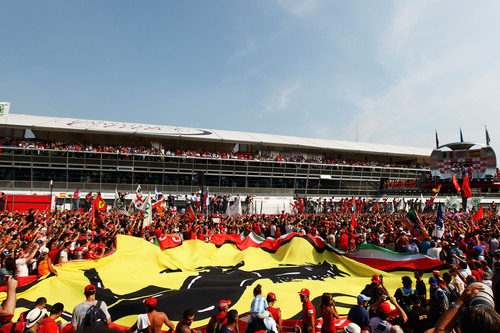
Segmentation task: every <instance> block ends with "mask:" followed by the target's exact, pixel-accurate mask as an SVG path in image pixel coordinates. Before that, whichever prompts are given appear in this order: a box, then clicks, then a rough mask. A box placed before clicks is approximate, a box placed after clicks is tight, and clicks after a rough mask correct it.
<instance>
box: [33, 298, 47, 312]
mask: <svg viewBox="0 0 500 333" xmlns="http://www.w3.org/2000/svg"><path fill="white" fill-rule="evenodd" d="M45 305H47V299H46V298H45V297H38V298H37V300H36V301H35V308H39V309H44V308H45Z"/></svg>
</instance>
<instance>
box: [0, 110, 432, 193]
mask: <svg viewBox="0 0 500 333" xmlns="http://www.w3.org/2000/svg"><path fill="white" fill-rule="evenodd" d="M0 136H1V138H2V145H1V151H0V189H2V190H3V191H31V192H40V191H46V190H47V189H48V188H49V182H50V180H52V181H53V183H52V184H53V190H54V191H55V192H57V191H59V192H70V191H74V189H76V188H79V189H80V190H81V191H82V192H84V191H93V192H95V191H101V192H103V193H106V192H108V193H111V192H114V190H115V189H117V190H118V191H123V192H133V191H134V190H135V188H136V187H137V185H138V184H141V186H142V189H143V191H153V190H154V188H155V186H156V187H157V188H158V189H160V190H161V191H163V192H165V193H192V192H195V191H197V190H198V188H199V186H198V184H194V183H193V175H196V174H198V175H199V174H202V175H203V178H204V185H205V186H207V187H209V189H210V193H219V194H234V193H240V194H248V195H281V196H336V197H339V196H345V197H348V196H369V197H377V196H381V195H387V194H390V193H391V191H393V190H394V191H396V192H398V191H401V189H404V190H405V191H407V190H408V191H411V190H412V189H413V190H414V191H419V185H420V184H421V183H422V182H423V181H425V180H427V179H429V178H430V176H431V171H430V168H429V157H430V155H431V152H432V149H422V148H415V147H406V146H396V145H383V144H371V143H359V142H347V141H336V140H325V139H314V138H300V137H292V136H283V135H271V134H257V133H249V132H237V131H225V130H210V129H199V128H186V127H175V126H164V125H148V124H135V123H123V122H110V121H100V120H84V119H70V118H58V117H44V116H32V115H23V114H4V115H1V116H0ZM27 137H30V139H26V138H27ZM111 146H113V147H123V149H121V150H120V152H117V151H115V150H113V149H108V148H107V147H111ZM138 146H140V147H146V148H141V149H130V148H127V147H138ZM208 152H211V153H208ZM214 152H216V153H214ZM393 184H403V187H401V186H399V185H398V186H396V187H393V186H392V185H393ZM405 184H410V185H409V186H406V185H405ZM428 191H430V190H428Z"/></svg>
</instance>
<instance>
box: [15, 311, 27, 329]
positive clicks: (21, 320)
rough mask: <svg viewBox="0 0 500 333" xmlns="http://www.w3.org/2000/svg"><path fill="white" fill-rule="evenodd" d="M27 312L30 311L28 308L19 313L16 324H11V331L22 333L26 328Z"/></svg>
mask: <svg viewBox="0 0 500 333" xmlns="http://www.w3.org/2000/svg"><path fill="white" fill-rule="evenodd" d="M28 312H30V310H28V311H25V312H23V313H21V315H20V316H19V319H18V320H17V322H16V324H15V325H14V326H12V332H13V333H23V332H24V330H25V329H26V315H27V314H28Z"/></svg>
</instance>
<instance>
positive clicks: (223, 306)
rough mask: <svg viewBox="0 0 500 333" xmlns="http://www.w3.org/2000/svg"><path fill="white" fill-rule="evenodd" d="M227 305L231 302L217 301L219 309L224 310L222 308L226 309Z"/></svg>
mask: <svg viewBox="0 0 500 333" xmlns="http://www.w3.org/2000/svg"><path fill="white" fill-rule="evenodd" d="M229 305H231V301H230V300H227V301H226V300H223V299H221V300H220V301H219V304H218V305H217V306H218V307H219V309H224V308H226V307H228V306H229Z"/></svg>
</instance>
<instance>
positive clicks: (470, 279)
mask: <svg viewBox="0 0 500 333" xmlns="http://www.w3.org/2000/svg"><path fill="white" fill-rule="evenodd" d="M247 200H251V199H250V198H247ZM352 200H353V199H351V200H349V199H344V200H342V201H341V202H334V201H333V200H330V201H326V200H324V201H319V204H318V207H320V210H319V211H316V213H310V212H307V207H309V206H310V203H309V202H308V201H307V200H306V201H305V202H304V201H302V202H300V201H298V202H296V205H297V207H296V209H297V212H296V213H294V214H286V213H284V212H283V213H282V214H276V215H250V214H244V215H242V216H241V217H237V218H231V217H224V215H223V214H221V213H220V212H219V211H218V212H215V213H214V214H201V211H202V210H200V213H199V214H194V216H190V218H189V219H188V218H186V215H185V214H181V212H180V211H181V210H180V209H175V207H172V206H170V205H169V206H167V209H166V210H164V211H162V212H161V213H159V212H156V213H155V214H154V219H153V223H152V224H151V225H149V226H147V227H146V228H143V217H142V212H135V213H130V214H129V215H124V214H120V213H117V212H113V211H108V212H100V213H98V214H99V215H100V216H99V219H96V218H95V216H92V214H95V211H93V210H92V209H90V210H87V209H82V208H79V209H77V210H76V211H46V212H37V211H34V210H30V211H28V212H1V213H0V264H1V268H0V279H1V280H2V281H3V284H4V285H5V286H4V288H5V289H6V290H7V299H6V300H5V301H4V303H3V304H2V306H1V308H0V319H1V323H0V331H2V332H7V330H8V329H14V328H15V326H16V325H17V324H16V322H19V320H18V318H13V317H12V316H13V311H14V309H15V303H16V301H15V291H16V285H17V283H18V282H17V281H18V280H20V278H23V277H28V276H32V275H38V276H46V275H49V274H53V275H57V269H58V267H57V264H60V263H64V262H66V261H69V260H81V259H97V258H100V257H102V256H104V255H106V254H108V253H110V252H112V251H113V250H115V246H116V244H115V238H116V235H117V234H124V235H131V236H135V237H141V238H144V239H146V240H148V241H154V239H155V238H157V237H161V236H162V235H164V234H177V235H178V236H179V237H181V238H182V239H185V240H188V239H199V240H203V241H209V240H210V238H211V237H212V235H214V234H220V233H227V234H244V235H246V234H248V233H250V232H254V233H256V234H258V235H260V236H262V237H272V238H279V237H280V236H281V235H284V234H287V233H290V232H299V233H304V234H311V235H313V236H320V237H322V238H323V239H325V240H326V241H327V242H328V243H329V244H331V245H332V246H334V247H337V248H339V249H342V250H354V249H355V248H356V247H357V246H359V245H360V244H362V243H365V242H366V243H369V244H374V245H377V246H380V247H384V248H388V249H390V250H394V251H397V252H400V253H422V254H426V255H428V256H430V257H433V258H436V259H439V260H441V261H443V262H444V263H446V264H447V265H448V267H449V268H448V269H447V271H446V272H445V273H443V274H442V273H441V272H439V271H435V272H434V273H433V276H432V277H431V278H429V279H425V280H424V279H423V277H422V272H420V271H415V272H414V273H413V275H411V274H408V276H405V277H403V279H402V285H401V287H400V288H398V289H397V290H391V291H389V290H387V289H386V288H385V287H384V283H383V279H382V277H381V276H378V275H374V276H373V277H372V279H371V282H370V283H369V284H368V285H367V286H364V287H363V286H360V293H359V296H358V298H357V300H358V304H357V305H356V306H354V307H353V308H352V309H351V310H350V312H349V315H348V319H349V320H350V321H351V322H352V323H351V324H349V326H348V327H346V328H345V329H346V331H347V332H369V331H371V332H398V331H399V332H401V331H404V332H424V331H425V330H426V329H427V328H432V327H435V328H436V330H435V332H450V331H451V329H452V328H457V327H458V328H460V331H461V332H470V331H472V330H471V329H473V328H475V330H476V331H478V332H499V331H500V319H499V318H500V317H499V314H498V313H497V312H495V307H496V311H499V305H500V302H495V300H498V299H499V297H500V250H499V236H500V229H499V226H498V222H499V219H500V218H499V216H498V215H497V213H496V207H494V206H493V207H492V208H489V209H485V210H484V214H483V217H482V218H481V219H479V220H477V221H472V218H471V216H469V215H468V214H462V215H460V217H457V216H458V215H457V214H454V215H451V214H446V213H445V214H444V215H445V216H444V225H445V231H444V234H443V236H442V237H440V238H436V237H432V236H428V237H422V236H421V235H419V234H412V233H410V232H409V230H408V229H407V228H406V227H405V224H404V223H403V221H404V220H405V218H406V217H405V216H406V211H398V210H396V211H394V209H390V208H388V207H387V206H384V205H383V204H379V203H377V204H376V205H373V204H372V203H369V202H367V201H365V200H363V199H358V200H357V201H356V204H355V205H352V203H353V201H352ZM311 202H312V201H311ZM391 206H392V207H397V206H399V204H398V203H397V202H394V203H393V205H391ZM375 207H377V208H375ZM353 214H354V215H355V220H356V224H355V225H354V224H353V222H352V221H353ZM419 215H420V219H421V221H422V223H423V226H424V228H425V231H426V232H427V233H428V234H429V235H432V234H433V231H434V228H435V225H436V214H435V212H434V211H433V210H427V211H426V212H423V211H421V212H420V214H419ZM216 219H217V221H215V220H216ZM441 274H442V275H441ZM16 279H17V280H16ZM262 293H263V291H262V290H259V289H257V290H255V291H254V295H255V299H254V301H253V302H252V307H251V309H250V317H251V320H250V324H249V325H248V327H247V333H253V332H256V331H267V332H275V333H280V332H281V330H282V327H281V321H282V318H281V316H280V315H279V311H277V310H273V309H274V307H273V304H274V302H276V296H278V297H279V295H275V294H273V291H272V290H269V291H267V297H264V296H262V295H261V294H262ZM84 294H85V302H83V303H82V304H81V305H79V306H78V307H77V308H75V309H73V320H72V324H73V325H74V329H75V330H76V329H80V328H84V327H86V326H85V325H87V326H88V325H90V326H92V325H97V324H96V323H97V321H99V316H104V317H102V318H101V319H100V322H101V323H103V322H107V321H109V318H110V317H109V313H108V312H107V308H106V305H105V304H104V303H102V302H99V300H96V299H95V286H92V285H89V286H87V287H86V288H85V290H84ZM299 296H300V301H301V302H302V304H303V309H304V311H303V322H302V324H303V325H302V327H298V328H297V330H302V331H307V332H315V330H316V320H317V318H319V317H321V318H323V325H322V328H321V331H322V332H326V333H329V332H335V326H334V324H335V322H336V320H337V319H338V312H337V311H336V309H335V300H334V299H333V297H332V295H331V294H325V295H324V296H323V298H322V302H321V306H320V307H319V308H317V309H315V308H314V306H312V303H311V302H310V300H309V291H308V290H307V289H304V290H302V291H300V293H299ZM217 302H218V303H217ZM227 303H228V302H225V301H224V300H220V302H219V301H218V300H214V304H218V307H219V309H220V313H219V315H218V316H215V317H214V318H213V319H212V320H211V324H210V325H211V326H210V325H209V326H210V328H209V331H210V332H216V333H219V332H224V333H228V332H237V329H236V328H235V326H236V327H237V323H238V314H237V313H235V311H234V310H230V311H229V304H227ZM93 305H97V306H94V307H93ZM282 306H286V305H284V304H283V305H282ZM96 308H99V309H101V311H99V310H98V309H96ZM90 309H92V311H94V313H93V316H92V318H93V319H92V318H90V319H89V318H88V317H89V316H88V314H89V312H92V311H90ZM155 309H156V299H148V300H146V301H145V311H146V312H145V314H143V315H142V316H141V315H139V317H138V321H137V323H136V325H135V326H134V327H133V329H138V330H139V331H142V332H153V331H154V332H158V331H159V329H160V328H161V327H162V325H163V324H166V325H167V326H168V327H170V328H171V329H176V331H178V332H189V331H190V330H191V328H190V324H191V323H192V322H193V317H194V313H193V312H192V310H190V309H187V310H186V311H184V319H183V320H182V321H181V322H180V323H179V324H178V325H177V327H174V326H173V325H172V323H170V321H169V320H168V318H167V317H166V315H165V314H163V313H161V312H157V311H156V310H155ZM182 310H184V309H179V311H182ZM62 311H63V305H62V304H61V303H58V304H55V305H53V306H52V307H51V309H50V312H47V309H45V303H44V301H43V299H42V300H38V301H37V303H35V304H33V307H32V310H31V311H29V312H27V313H25V314H24V315H25V318H24V322H25V327H24V329H23V330H24V331H26V332H30V333H31V332H58V331H61V330H62V328H63V326H60V325H57V324H54V323H56V322H55V320H56V319H57V318H58V316H60V315H61V313H62ZM101 312H102V313H101ZM20 320H23V319H22V318H21V319H20ZM9 325H10V326H9ZM214 326H215V328H213V327H214ZM13 327H14V328H13ZM18 329H19V328H18Z"/></svg>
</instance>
